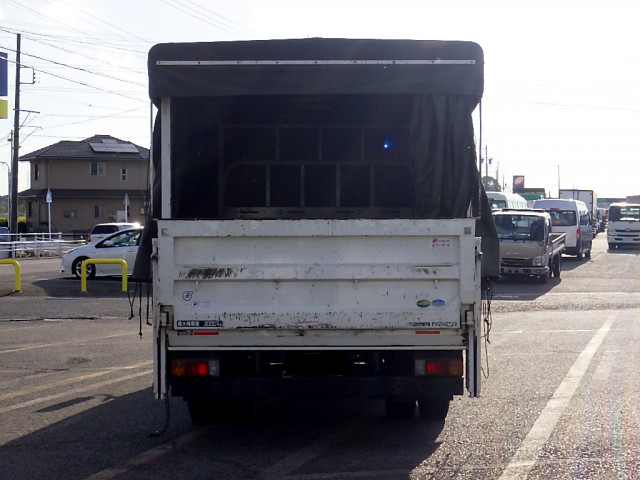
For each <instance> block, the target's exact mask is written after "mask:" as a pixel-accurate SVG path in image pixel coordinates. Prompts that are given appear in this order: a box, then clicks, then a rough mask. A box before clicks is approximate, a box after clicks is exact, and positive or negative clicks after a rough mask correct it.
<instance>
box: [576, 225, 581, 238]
mask: <svg viewBox="0 0 640 480" xmlns="http://www.w3.org/2000/svg"><path fill="white" fill-rule="evenodd" d="M576 240H577V241H578V242H579V241H580V227H578V229H577V230H576Z"/></svg>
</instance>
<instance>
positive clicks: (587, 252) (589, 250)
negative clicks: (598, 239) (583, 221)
mask: <svg viewBox="0 0 640 480" xmlns="http://www.w3.org/2000/svg"><path fill="white" fill-rule="evenodd" d="M591 243H592V242H591V240H589V249H588V250H587V251H586V252H584V256H585V257H587V258H591Z"/></svg>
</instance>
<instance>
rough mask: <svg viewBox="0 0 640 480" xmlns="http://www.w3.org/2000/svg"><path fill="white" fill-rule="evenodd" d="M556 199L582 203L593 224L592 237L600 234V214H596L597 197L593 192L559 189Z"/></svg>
mask: <svg viewBox="0 0 640 480" xmlns="http://www.w3.org/2000/svg"><path fill="white" fill-rule="evenodd" d="M558 198H570V199H573V200H580V201H581V202H584V204H585V205H586V206H587V210H589V216H590V217H591V223H592V224H593V235H594V236H595V235H597V234H598V232H601V231H602V229H601V228H600V213H599V212H598V195H596V192H595V191H594V190H577V189H574V188H561V189H560V190H558Z"/></svg>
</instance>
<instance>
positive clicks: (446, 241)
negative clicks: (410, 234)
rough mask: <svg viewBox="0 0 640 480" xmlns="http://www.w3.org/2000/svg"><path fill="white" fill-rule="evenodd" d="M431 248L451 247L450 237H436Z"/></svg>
mask: <svg viewBox="0 0 640 480" xmlns="http://www.w3.org/2000/svg"><path fill="white" fill-rule="evenodd" d="M431 248H451V239H450V238H434V239H433V240H431Z"/></svg>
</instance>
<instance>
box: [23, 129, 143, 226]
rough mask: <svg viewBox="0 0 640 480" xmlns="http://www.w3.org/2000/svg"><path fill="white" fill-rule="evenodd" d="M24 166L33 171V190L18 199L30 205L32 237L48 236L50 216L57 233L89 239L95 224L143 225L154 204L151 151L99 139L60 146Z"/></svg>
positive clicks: (33, 156) (37, 154)
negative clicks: (150, 204)
mask: <svg viewBox="0 0 640 480" xmlns="http://www.w3.org/2000/svg"><path fill="white" fill-rule="evenodd" d="M20 161H22V162H29V163H30V167H31V186H30V188H29V189H28V190H25V191H23V192H20V194H19V197H20V198H21V199H25V200H26V207H27V218H26V220H27V229H28V231H30V232H45V231H48V230H49V210H50V211H51V229H52V231H55V232H63V233H86V232H88V231H90V230H91V228H92V227H93V226H94V225H95V224H96V223H104V222H114V221H124V220H125V218H126V220H128V221H130V222H140V223H144V216H145V212H146V209H147V208H148V202H149V198H148V196H149V195H148V194H149V150H148V149H146V148H143V147H139V146H137V145H134V144H133V143H130V142H125V141H123V140H119V139H117V138H113V137H111V136H109V135H95V136H93V137H91V138H87V139H85V140H80V141H60V142H58V143H56V144H54V145H51V146H48V147H44V148H41V149H40V150H36V151H35V152H32V153H29V154H26V155H23V156H21V157H20ZM49 191H50V192H51V196H50V198H49V200H50V202H47V192H49ZM49 203H50V205H49ZM127 203H128V205H126V204H127ZM125 208H126V209H125Z"/></svg>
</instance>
